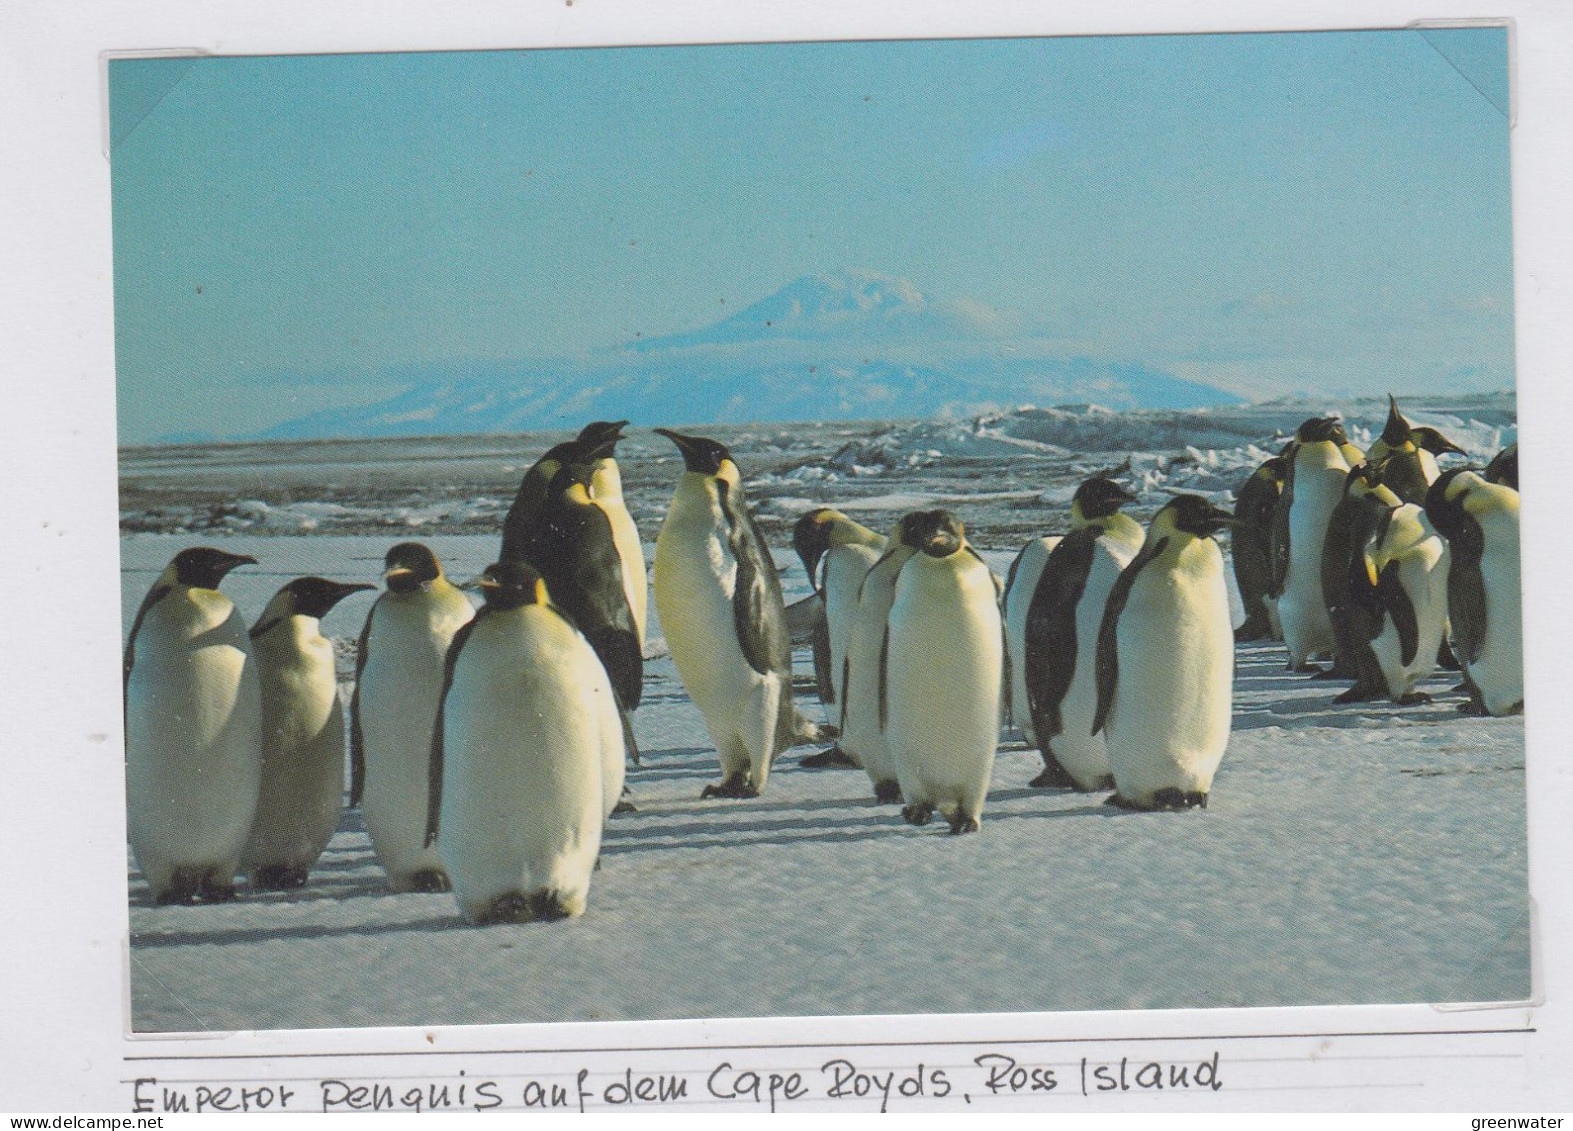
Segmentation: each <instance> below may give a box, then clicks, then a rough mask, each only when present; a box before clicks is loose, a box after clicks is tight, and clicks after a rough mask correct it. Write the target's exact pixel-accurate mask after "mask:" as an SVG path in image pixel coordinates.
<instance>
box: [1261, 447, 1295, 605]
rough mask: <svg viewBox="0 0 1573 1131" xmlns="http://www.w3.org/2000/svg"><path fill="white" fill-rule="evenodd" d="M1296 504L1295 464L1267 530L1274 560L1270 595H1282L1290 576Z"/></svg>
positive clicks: (1268, 545) (1272, 560)
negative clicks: (1291, 530)
mask: <svg viewBox="0 0 1573 1131" xmlns="http://www.w3.org/2000/svg"><path fill="white" fill-rule="evenodd" d="M1293 505H1294V464H1293V463H1291V464H1290V465H1289V473H1288V475H1287V477H1286V478H1285V479H1284V489H1283V493H1282V494H1281V495H1279V496H1278V502H1277V503H1276V504H1275V505H1274V507H1273V520H1272V524H1271V526H1269V527H1268V531H1267V548H1268V552H1269V554H1270V556H1271V562H1272V589H1271V590H1270V594H1269V595H1270V596H1274V597H1277V596H1280V595H1282V593H1283V591H1284V582H1285V580H1286V579H1287V578H1288V576H1289V508H1290V507H1292V506H1293Z"/></svg>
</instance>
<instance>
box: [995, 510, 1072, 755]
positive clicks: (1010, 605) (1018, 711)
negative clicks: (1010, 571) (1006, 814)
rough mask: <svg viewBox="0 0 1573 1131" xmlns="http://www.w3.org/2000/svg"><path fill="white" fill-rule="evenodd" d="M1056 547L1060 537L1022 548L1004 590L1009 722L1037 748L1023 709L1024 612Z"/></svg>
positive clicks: (1030, 716)
mask: <svg viewBox="0 0 1573 1131" xmlns="http://www.w3.org/2000/svg"><path fill="white" fill-rule="evenodd" d="M1059 544H1060V536H1059V535H1058V534H1056V535H1055V536H1054V537H1052V538H1035V539H1033V540H1032V541H1031V542H1028V543H1027V544H1026V546H1024V547H1023V548H1022V551H1021V559H1020V561H1018V562H1017V563H1016V576H1015V577H1013V578H1011V581H1010V588H1009V589H1007V590H1005V648H1006V651H1007V653H1008V654H1009V657H1010V714H1011V721H1012V722H1013V723H1015V724H1016V726H1017V728H1018V729H1019V730H1020V731H1021V734H1022V737H1023V738H1025V739H1026V740H1027V745H1029V746H1037V745H1038V733H1037V731H1036V730H1035V729H1034V728H1033V725H1032V712H1030V711H1029V710H1027V609H1028V608H1029V607H1030V606H1031V605H1032V595H1033V593H1034V592H1036V591H1037V588H1038V582H1039V581H1040V580H1041V579H1042V578H1043V567H1044V566H1046V565H1048V564H1049V554H1050V553H1052V552H1053V550H1054V547H1056V546H1058V545H1059Z"/></svg>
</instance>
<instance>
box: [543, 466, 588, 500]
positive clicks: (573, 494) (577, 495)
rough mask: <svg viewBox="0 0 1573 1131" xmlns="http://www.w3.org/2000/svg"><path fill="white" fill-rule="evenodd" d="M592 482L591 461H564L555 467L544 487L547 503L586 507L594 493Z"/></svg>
mask: <svg viewBox="0 0 1573 1131" xmlns="http://www.w3.org/2000/svg"><path fill="white" fill-rule="evenodd" d="M594 483H595V465H594V464H593V463H580V462H578V461H574V462H572V463H565V464H563V465H562V466H561V467H559V468H558V469H557V473H556V474H555V475H553V476H552V481H551V483H549V484H548V485H547V487H546V501H547V505H548V506H551V505H554V504H557V503H567V504H569V505H570V506H580V507H587V506H589V505H591V504H590V500H591V499H592V498H593V497H594V495H595V489H594Z"/></svg>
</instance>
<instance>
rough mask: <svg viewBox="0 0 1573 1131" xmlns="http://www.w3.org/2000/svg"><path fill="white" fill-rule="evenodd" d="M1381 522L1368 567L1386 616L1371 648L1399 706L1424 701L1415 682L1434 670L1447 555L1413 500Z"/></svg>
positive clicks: (1443, 628) (1442, 631) (1443, 627)
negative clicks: (1381, 527) (1370, 567)
mask: <svg viewBox="0 0 1573 1131" xmlns="http://www.w3.org/2000/svg"><path fill="white" fill-rule="evenodd" d="M1384 525H1385V528H1384V530H1383V531H1382V533H1381V536H1380V540H1379V541H1378V542H1377V545H1376V548H1375V550H1374V551H1373V554H1372V567H1373V569H1374V570H1375V571H1376V575H1377V582H1376V596H1377V598H1378V599H1379V600H1380V601H1381V602H1382V608H1383V612H1384V613H1385V619H1384V620H1383V622H1382V627H1381V631H1380V632H1379V633H1378V634H1377V636H1376V639H1374V640H1372V641H1371V652H1372V654H1373V655H1374V656H1375V657H1376V662H1377V666H1378V668H1379V669H1380V670H1381V673H1382V684H1383V686H1384V688H1385V689H1386V691H1387V695H1388V698H1390V699H1391V700H1392V701H1393V702H1394V703H1397V704H1399V705H1400V706H1408V705H1410V704H1414V703H1428V702H1430V701H1431V697H1430V696H1429V695H1427V694H1426V693H1425V692H1423V691H1416V690H1415V684H1416V683H1417V682H1419V681H1420V680H1422V679H1424V678H1426V677H1427V676H1429V675H1430V674H1431V673H1432V672H1433V671H1435V670H1436V668H1437V664H1438V654H1439V653H1440V652H1441V649H1442V646H1443V642H1444V640H1445V638H1446V632H1447V579H1448V574H1449V573H1450V572H1451V569H1452V553H1451V551H1449V549H1448V547H1447V543H1446V542H1444V541H1443V540H1442V538H1441V536H1440V535H1438V534H1437V532H1436V530H1435V529H1434V528H1433V527H1432V525H1431V523H1430V521H1429V520H1428V519H1427V518H1426V516H1425V511H1424V510H1423V509H1422V508H1420V507H1417V506H1415V505H1414V504H1413V503H1405V504H1403V505H1402V506H1400V507H1396V508H1395V509H1394V510H1393V511H1392V512H1391V513H1390V514H1389V515H1388V516H1387V518H1386V519H1385V523H1384Z"/></svg>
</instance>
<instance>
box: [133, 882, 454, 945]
mask: <svg viewBox="0 0 1573 1131" xmlns="http://www.w3.org/2000/svg"><path fill="white" fill-rule="evenodd" d="M430 898H437V897H435V896H433V897H430ZM469 930H471V928H470V926H469V924H468V923H467V922H466V921H465V919H464V916H462V915H460V914H459V912H458V911H457V910H454V911H452V912H451V913H448V914H443V915H433V916H428V917H427V918H424V919H408V920H405V921H403V922H398V923H334V924H326V923H302V924H298V925H296V926H291V927H236V928H233V929H230V930H225V929H222V928H220V929H216V930H210V931H145V932H132V935H131V949H132V950H133V951H148V950H162V949H164V948H167V947H183V946H235V945H244V944H248V943H266V942H277V941H280V940H286V939H300V940H305V939H337V938H345V937H350V936H355V937H366V936H371V935H405V934H441V933H442V932H444V931H463V932H468V931H469Z"/></svg>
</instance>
